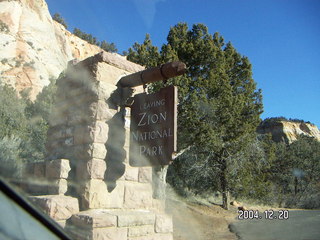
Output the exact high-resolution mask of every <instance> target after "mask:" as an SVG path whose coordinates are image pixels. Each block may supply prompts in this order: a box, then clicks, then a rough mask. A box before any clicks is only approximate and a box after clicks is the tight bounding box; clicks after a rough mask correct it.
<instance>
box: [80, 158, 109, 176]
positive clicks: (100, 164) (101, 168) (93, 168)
mask: <svg viewBox="0 0 320 240" xmlns="http://www.w3.org/2000/svg"><path fill="white" fill-rule="evenodd" d="M106 169H107V165H106V162H105V160H102V159H97V158H93V159H90V160H88V161H86V160H82V161H79V163H78V165H77V176H78V179H104V174H105V171H106Z"/></svg>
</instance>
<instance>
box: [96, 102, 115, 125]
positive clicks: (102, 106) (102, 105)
mask: <svg viewBox="0 0 320 240" xmlns="http://www.w3.org/2000/svg"><path fill="white" fill-rule="evenodd" d="M92 105H93V106H95V107H96V116H95V117H96V119H97V120H102V121H108V120H110V119H111V118H113V116H114V115H115V114H116V113H117V112H118V111H117V110H115V109H110V107H109V106H108V104H107V102H106V101H105V100H99V101H98V102H96V103H93V104H92Z"/></svg>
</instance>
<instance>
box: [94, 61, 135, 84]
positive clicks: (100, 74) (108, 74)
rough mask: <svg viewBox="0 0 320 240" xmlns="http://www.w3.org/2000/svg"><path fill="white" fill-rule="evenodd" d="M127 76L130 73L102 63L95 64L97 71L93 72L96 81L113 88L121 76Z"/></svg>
mask: <svg viewBox="0 0 320 240" xmlns="http://www.w3.org/2000/svg"><path fill="white" fill-rule="evenodd" d="M128 74H130V73H129V72H127V71H125V70H123V69H120V68H118V67H115V66H112V65H109V64H106V63H104V62H100V63H98V64H97V71H96V72H95V77H96V79H97V80H98V81H101V82H105V83H108V84H110V85H114V86H115V85H116V84H117V82H118V80H119V78H120V77H121V76H123V75H128Z"/></svg>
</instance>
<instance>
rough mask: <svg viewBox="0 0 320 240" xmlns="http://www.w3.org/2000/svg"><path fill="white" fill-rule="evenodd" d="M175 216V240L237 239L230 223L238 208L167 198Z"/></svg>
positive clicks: (168, 205) (171, 211)
mask: <svg viewBox="0 0 320 240" xmlns="http://www.w3.org/2000/svg"><path fill="white" fill-rule="evenodd" d="M167 210H168V212H169V213H170V214H172V216H173V224H174V231H173V236H174V240H237V237H236V235H235V234H234V233H231V232H230V231H229V228H228V226H229V223H231V222H232V221H234V220H235V218H236V217H237V209H236V208H235V207H231V208H230V210H228V211H227V210H224V209H222V208H221V207H220V206H218V205H210V206H207V205H201V204H196V203H190V202H182V201H176V200H172V199H171V200H167Z"/></svg>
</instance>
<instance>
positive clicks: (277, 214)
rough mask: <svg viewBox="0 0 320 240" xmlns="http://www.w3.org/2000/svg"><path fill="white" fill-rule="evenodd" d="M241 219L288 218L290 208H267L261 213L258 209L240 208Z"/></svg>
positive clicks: (239, 216)
mask: <svg viewBox="0 0 320 240" xmlns="http://www.w3.org/2000/svg"><path fill="white" fill-rule="evenodd" d="M238 219H239V220H253V219H267V220H287V219H289V211H288V210H276V211H275V210H272V209H270V210H265V211H264V212H262V213H260V212H259V211H258V210H238Z"/></svg>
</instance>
